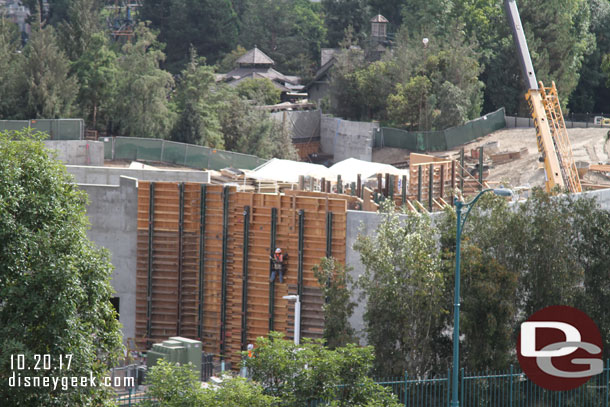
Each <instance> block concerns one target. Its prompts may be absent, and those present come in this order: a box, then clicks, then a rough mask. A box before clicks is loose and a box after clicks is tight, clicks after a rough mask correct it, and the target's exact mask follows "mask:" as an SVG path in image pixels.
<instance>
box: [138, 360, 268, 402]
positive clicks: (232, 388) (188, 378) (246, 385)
mask: <svg viewBox="0 0 610 407" xmlns="http://www.w3.org/2000/svg"><path fill="white" fill-rule="evenodd" d="M147 382H148V385H149V395H150V396H151V398H152V399H153V400H155V401H154V402H147V403H145V405H147V406H157V405H159V404H158V403H159V402H160V403H161V405H163V406H164V407H182V406H189V407H204V406H205V407H225V406H232V407H271V406H274V405H276V402H277V400H275V398H274V397H271V396H266V395H264V394H262V389H261V387H260V386H259V385H257V384H256V383H252V382H249V381H246V380H245V379H242V378H240V377H235V378H233V377H230V376H229V375H226V376H224V377H223V382H222V383H221V384H219V385H215V386H213V387H212V388H202V387H201V383H200V382H199V380H197V377H196V376H195V373H194V372H193V369H192V368H191V367H190V366H180V365H175V364H173V363H170V362H166V361H165V360H163V359H161V360H159V361H158V362H157V364H156V365H155V366H153V368H152V369H151V370H150V372H149V373H148V375H147Z"/></svg>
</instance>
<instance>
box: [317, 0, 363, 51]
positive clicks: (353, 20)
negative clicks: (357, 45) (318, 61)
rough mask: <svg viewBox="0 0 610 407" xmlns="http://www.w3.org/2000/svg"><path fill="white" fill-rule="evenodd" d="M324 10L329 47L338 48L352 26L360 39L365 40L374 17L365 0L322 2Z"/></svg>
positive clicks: (331, 0)
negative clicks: (370, 19) (346, 31)
mask: <svg viewBox="0 0 610 407" xmlns="http://www.w3.org/2000/svg"><path fill="white" fill-rule="evenodd" d="M322 8H323V9H324V17H325V18H324V24H325V25H326V31H327V36H326V37H327V40H328V45H330V46H331V47H336V46H338V45H339V43H340V42H341V41H342V40H343V38H344V36H345V30H346V29H347V28H348V27H350V26H351V27H352V28H353V30H354V32H355V33H357V36H358V39H359V40H362V39H363V37H364V34H365V32H366V31H367V30H368V25H369V18H370V17H371V16H372V13H371V12H370V9H369V8H368V6H367V3H366V1H365V0H322Z"/></svg>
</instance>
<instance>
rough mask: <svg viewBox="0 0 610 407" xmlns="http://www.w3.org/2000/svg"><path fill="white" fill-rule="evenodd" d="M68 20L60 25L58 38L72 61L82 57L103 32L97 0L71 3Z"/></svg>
mask: <svg viewBox="0 0 610 407" xmlns="http://www.w3.org/2000/svg"><path fill="white" fill-rule="evenodd" d="M69 4H70V5H69V8H68V18H67V19H66V20H65V21H62V22H61V23H60V24H59V28H58V37H59V42H60V44H61V47H62V49H63V50H64V51H65V53H66V55H67V56H68V58H69V59H70V60H71V61H76V60H78V59H80V58H81V57H82V55H83V54H84V53H85V52H86V51H87V49H88V48H89V47H90V46H91V45H92V44H91V43H92V41H93V38H94V36H99V33H100V32H101V31H102V27H101V23H100V13H99V11H100V10H99V4H98V1H97V0H74V1H71V2H70V3H69Z"/></svg>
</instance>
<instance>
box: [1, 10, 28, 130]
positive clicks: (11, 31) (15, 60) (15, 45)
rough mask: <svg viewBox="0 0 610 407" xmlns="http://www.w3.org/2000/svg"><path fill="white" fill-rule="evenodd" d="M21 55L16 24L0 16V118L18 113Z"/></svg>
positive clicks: (11, 116)
mask: <svg viewBox="0 0 610 407" xmlns="http://www.w3.org/2000/svg"><path fill="white" fill-rule="evenodd" d="M22 57H23V55H22V54H21V44H20V37H19V32H18V30H17V26H16V25H15V24H13V23H12V22H10V21H9V20H8V19H6V18H4V17H0V95H2V97H0V118H2V119H10V118H13V117H14V116H16V115H18V113H19V112H18V111H17V106H18V100H19V96H18V92H19V90H18V87H17V84H18V82H19V81H20V79H19V76H20V75H21V70H20V67H21V66H22V61H21V59H22Z"/></svg>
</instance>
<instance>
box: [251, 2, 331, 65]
mask: <svg viewBox="0 0 610 407" xmlns="http://www.w3.org/2000/svg"><path fill="white" fill-rule="evenodd" d="M316 8H317V5H316V4H315V3H312V2H310V1H308V0H294V1H292V0H290V1H289V0H248V1H247V3H246V7H245V11H244V14H243V16H242V27H241V30H240V36H239V42H240V44H242V45H243V46H244V47H246V48H247V49H250V48H253V47H254V46H255V45H256V46H257V47H258V48H260V49H261V50H262V51H263V52H265V54H267V55H269V57H270V58H271V59H273V60H274V61H275V64H276V67H277V68H276V69H278V70H279V71H280V72H282V73H291V74H301V75H303V74H309V75H311V71H314V72H315V70H314V67H315V66H317V61H318V58H319V55H320V49H321V47H322V44H323V43H324V39H325V36H326V30H325V28H324V23H323V20H322V17H321V12H319V11H318V10H316Z"/></svg>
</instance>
